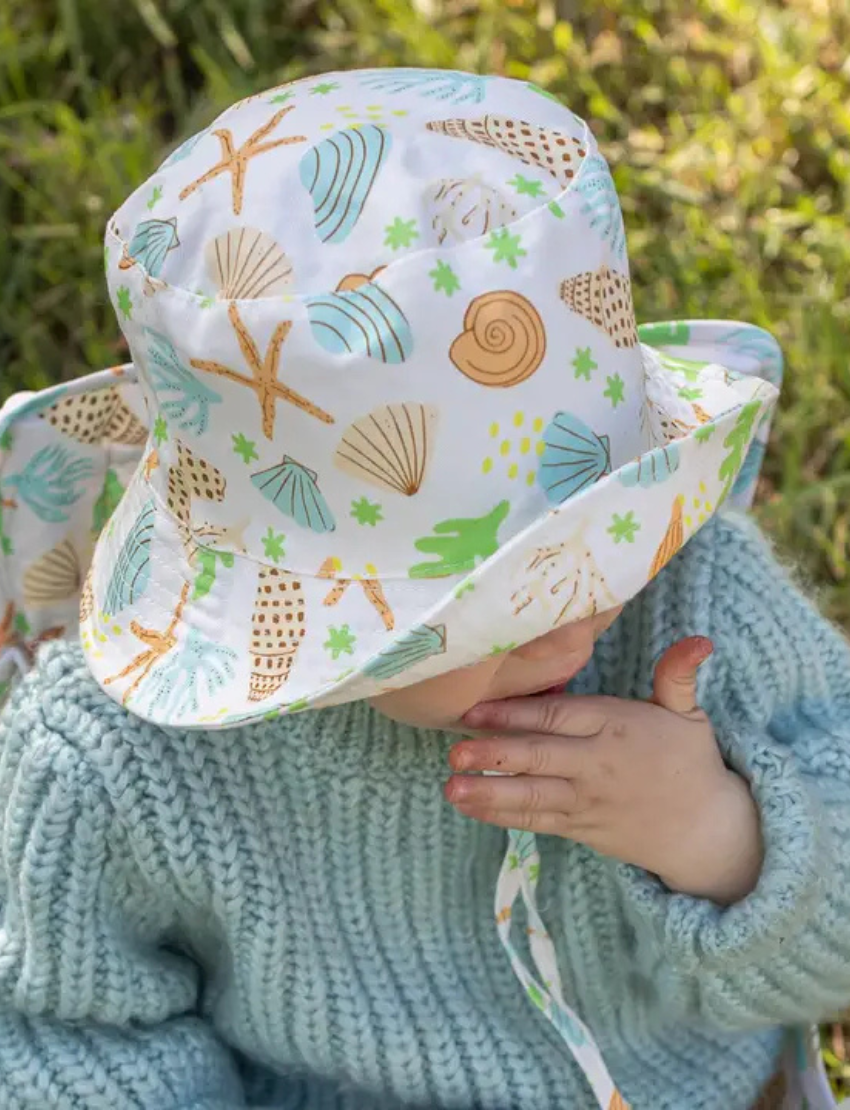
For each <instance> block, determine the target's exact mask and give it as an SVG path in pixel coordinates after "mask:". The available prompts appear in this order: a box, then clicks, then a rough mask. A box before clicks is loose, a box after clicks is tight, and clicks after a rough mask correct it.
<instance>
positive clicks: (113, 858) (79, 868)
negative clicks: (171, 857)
mask: <svg viewBox="0 0 850 1110" xmlns="http://www.w3.org/2000/svg"><path fill="white" fill-rule="evenodd" d="M49 698H50V683H49V668H48V669H47V670H46V671H45V670H43V669H41V668H38V669H37V670H36V672H35V674H34V676H33V677H32V678H31V679H29V680H27V681H26V682H25V683H24V684H23V686H22V688H21V689H20V691H19V692H18V693H17V695H16V696H15V698H14V699H13V700H12V702H11V703H10V704H9V705H8V706H7V707H6V709H5V711H4V714H3V717H2V719H0V1106H2V1107H4V1108H8V1110H115V1108H116V1107H121V1108H122V1110H124V1108H126V1110H150V1108H152V1107H156V1108H157V1110H178V1108H181V1110H190V1108H191V1110H235V1108H236V1107H242V1106H244V1099H243V1094H242V1091H241V1088H240V1082H239V1078H238V1073H237V1068H236V1064H235V1062H234V1060H233V1058H232V1056H231V1054H230V1052H229V1051H228V1050H227V1049H226V1048H225V1046H224V1045H223V1044H222V1043H221V1042H220V1041H219V1040H218V1039H217V1037H216V1035H215V1033H214V1031H213V1029H212V1028H211V1026H210V1025H208V1024H207V1023H206V1022H204V1021H202V1020H201V1019H200V1018H199V1017H197V1016H196V1010H197V1005H196V1004H197V997H198V989H199V982H198V973H197V969H196V967H195V965H194V964H193V962H192V961H191V960H190V959H189V958H188V957H185V956H183V955H180V954H178V953H177V952H174V951H170V950H169V949H168V947H167V942H168V935H169V928H170V926H171V922H170V911H169V910H168V909H167V903H166V902H165V900H164V899H163V898H161V897H157V893H156V891H155V890H153V889H151V888H150V887H149V886H148V885H146V883H145V881H144V878H143V876H142V873H141V871H140V869H139V868H138V867H136V866H135V864H134V858H133V852H132V851H131V849H130V846H129V845H128V842H127V839H126V837H125V835H124V833H123V831H122V828H121V825H120V823H119V822H118V821H117V820H116V819H115V816H114V812H113V808H112V806H111V805H110V799H109V798H108V797H107V796H106V791H105V790H104V787H103V785H102V778H101V776H99V775H98V773H97V771H96V769H95V768H93V767H92V765H91V762H90V761H89V760H88V759H87V758H86V756H85V754H83V753H81V752H79V751H77V750H75V748H74V747H73V746H72V745H71V744H70V743H69V742H68V741H67V740H66V739H65V738H64V736H63V735H62V734H61V733H60V732H59V731H57V730H56V729H54V728H52V727H51V726H50V723H49V719H48V717H49V714H48V710H49ZM22 721H25V722H26V725H25V726H24V725H23V724H22V723H21V722H22Z"/></svg>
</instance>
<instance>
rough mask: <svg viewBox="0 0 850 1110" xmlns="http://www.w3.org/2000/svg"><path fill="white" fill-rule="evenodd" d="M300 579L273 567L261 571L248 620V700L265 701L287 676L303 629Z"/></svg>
mask: <svg viewBox="0 0 850 1110" xmlns="http://www.w3.org/2000/svg"><path fill="white" fill-rule="evenodd" d="M304 614H305V600H304V591H303V589H302V587H301V583H300V582H299V580H298V579H297V578H296V577H295V576H294V575H291V574H287V573H286V571H283V570H278V569H277V568H276V567H263V568H262V569H261V570H260V575H259V581H258V583H257V592H256V595H255V598H254V611H253V616H252V619H251V680H250V687H249V693H248V699H249V701H253V702H258V701H264V700H265V699H266V698H270V697H271V696H272V695H273V694H275V693H276V692H277V691H278V690H279V689H280V687H281V686H283V684H284V683H285V682H286V680H287V679H288V678H289V673H290V671H291V670H292V665H293V663H294V662H295V656H296V654H297V652H298V648H299V647H300V646H301V641H302V640H303V639H304V634H305V632H306V623H305V615H304Z"/></svg>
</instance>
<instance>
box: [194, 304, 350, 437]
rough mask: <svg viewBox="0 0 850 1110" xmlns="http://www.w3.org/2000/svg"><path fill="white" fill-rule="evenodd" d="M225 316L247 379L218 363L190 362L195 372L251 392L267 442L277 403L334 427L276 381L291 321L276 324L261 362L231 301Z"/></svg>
mask: <svg viewBox="0 0 850 1110" xmlns="http://www.w3.org/2000/svg"><path fill="white" fill-rule="evenodd" d="M227 315H228V317H229V319H230V323H231V325H232V326H233V330H234V331H235V332H236V338H237V339H238V340H239V347H240V349H241V351H242V357H243V358H244V359H245V361H246V362H247V364H248V367H249V368H250V371H251V375H250V377H246V375H244V374H239V373H237V372H236V371H235V370H231V369H230V367H229V366H222V365H221V363H220V362H212V361H210V360H208V359H203V358H193V359H191V360H190V361H191V364H192V366H194V368H195V369H196V370H205V371H206V373H208V374H216V375H217V376H218V377H220V378H227V380H228V381H230V382H236V383H237V385H244V386H247V387H248V389H251V390H253V391H254V393H255V394H256V396H257V400H258V401H259V402H260V409H261V411H262V414H263V435H264V436H265V437H266V439H271V438H272V437H273V436H274V423H275V415H276V411H277V410H276V402H277V401H288V402H289V403H290V405H295V407H296V408H299V409H301V411H302V412H306V413H308V414H309V415H310V416H315V417H316V419H317V420H321V421H322V423H323V424H333V423H334V418H333V417H332V416H331V415H330V413H327V412H325V411H324V410H323V409H320V408H318V407H317V406H316V405H314V404H313V403H312V401H308V400H307V399H306V397H302V396H301V394H300V393H296V392H295V390H294V389H287V387H286V386H285V385H282V384H281V383H280V382H279V381H278V380H277V372H278V366H279V364H280V351H281V347H283V341H284V339H286V337H287V335H289V332H290V329H291V328H292V321H291V320H284V321H283V322H282V323H280V324H278V326H277V327H276V328H275V330H274V335H272V337H271V340H270V341H269V345H268V348H267V349H266V357H265V358H264V359H261V358H260V352H259V350H258V349H257V345H256V343H255V342H254V340H253V339H252V338H251V336H250V334H249V332H248V329H247V328H246V327H245V325H244V324H243V323H242V320H241V318H240V316H239V309H238V308H237V307H236V304H235V302H234V301H231V302H230V304H229V305H228V306H227Z"/></svg>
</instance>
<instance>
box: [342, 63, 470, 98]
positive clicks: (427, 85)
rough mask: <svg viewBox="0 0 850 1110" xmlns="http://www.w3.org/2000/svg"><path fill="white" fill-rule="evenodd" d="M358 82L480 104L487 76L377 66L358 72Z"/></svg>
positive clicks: (387, 90)
mask: <svg viewBox="0 0 850 1110" xmlns="http://www.w3.org/2000/svg"><path fill="white" fill-rule="evenodd" d="M360 84H361V85H365V86H366V88H368V89H376V90H378V91H379V92H388V93H402V92H418V93H420V94H421V95H422V96H427V97H430V98H431V99H432V100H443V101H448V102H450V103H452V104H480V103H481V101H482V100H483V99H484V97H485V95H486V87H487V78H486V77H480V76H478V75H476V74H473V73H457V72H455V71H454V70H451V69H391V70H380V69H376V70H372V71H371V72H369V73H363V74H361V75H360Z"/></svg>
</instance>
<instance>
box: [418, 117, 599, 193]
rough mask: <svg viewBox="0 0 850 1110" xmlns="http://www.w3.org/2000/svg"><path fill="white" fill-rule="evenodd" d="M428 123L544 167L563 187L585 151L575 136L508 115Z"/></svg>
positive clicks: (440, 131)
mask: <svg viewBox="0 0 850 1110" xmlns="http://www.w3.org/2000/svg"><path fill="white" fill-rule="evenodd" d="M427 126H428V130H429V131H434V132H437V133H438V134H442V135H449V136H451V137H452V138H453V139H466V140H467V142H472V143H481V144H482V145H483V146H491V147H495V148H496V149H497V150H502V151H504V153H505V154H508V155H510V157H511V158H516V159H517V160H518V161H520V162H523V163H524V164H525V165H526V166H534V167H535V168H536V169H541V170H545V171H546V173H548V174H551V175H552V177H554V178H555V180H556V181H557V182H558V184H559V185H560V186H561V188H563V189H565V188H566V187H567V186H568V185H569V183H570V182H571V181H572V180H573V178H574V177H575V176H576V174H577V173H578V171H579V167H580V166H581V162H582V159H583V158H584V157H585V155H586V154H587V148H586V146H585V145H584V142H583V141H582V140H581V139H578V138H576V137H575V136H574V135H570V134H568V133H566V132H563V131H555V130H553V129H552V128H549V127H537V126H536V125H535V124H533V123H528V122H526V121H525V120H516V119H510V118H509V117H508V116H491V115H487V116H483V117H482V118H481V119H443V120H432V121H431V122H430V123H429V124H428V125H427Z"/></svg>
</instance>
